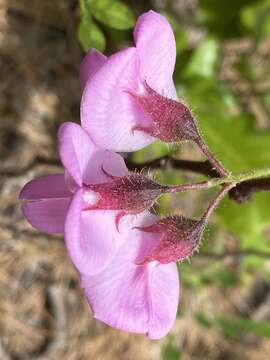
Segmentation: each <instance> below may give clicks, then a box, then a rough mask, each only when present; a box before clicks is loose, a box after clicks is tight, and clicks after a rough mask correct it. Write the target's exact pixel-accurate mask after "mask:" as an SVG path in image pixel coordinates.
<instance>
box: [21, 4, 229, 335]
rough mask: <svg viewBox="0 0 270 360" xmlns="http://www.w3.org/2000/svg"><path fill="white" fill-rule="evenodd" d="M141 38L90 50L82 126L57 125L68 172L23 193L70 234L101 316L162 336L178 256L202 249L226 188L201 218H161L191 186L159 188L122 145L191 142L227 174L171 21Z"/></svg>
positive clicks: (28, 203)
mask: <svg viewBox="0 0 270 360" xmlns="http://www.w3.org/2000/svg"><path fill="white" fill-rule="evenodd" d="M134 41H135V45H134V47H129V48H127V49H124V50H121V51H119V52H117V53H116V54H113V55H111V56H110V57H108V58H107V57H105V56H104V55H102V54H100V53H99V52H98V51H97V50H95V49H92V50H90V51H89V53H88V54H87V55H86V57H85V58H84V60H83V62H82V64H81V69H80V82H81V87H82V90H83V94H82V99H81V126H80V125H77V124H75V123H71V122H68V123H64V124H63V125H62V126H61V127H60V129H59V132H58V149H59V156H60V159H61V162H62V165H63V167H64V170H65V171H64V173H63V174H55V175H50V176H43V177H40V178H37V179H35V180H33V181H30V182H29V183H28V184H26V185H25V187H24V188H23V189H22V191H21V194H20V199H21V200H22V209H23V213H24V215H25V217H26V218H27V220H28V221H29V222H30V224H31V225H32V226H34V227H35V228H37V229H39V230H41V231H43V232H46V233H64V238H65V243H66V247H67V251H68V254H69V257H70V259H71V261H72V262H73V264H74V265H75V267H76V268H77V270H78V272H79V273H80V276H81V286H82V288H83V289H84V292H85V295H86V298H87V300H88V302H89V304H90V306H91V308H92V311H93V313H94V316H95V317H96V318H97V319H99V320H101V321H103V322H105V323H106V324H108V325H110V326H113V327H115V328H118V329H122V330H125V331H130V332H136V333H143V334H147V335H148V337H149V338H151V339H159V338H161V337H162V336H164V335H166V334H167V333H168V331H169V330H170V328H171V327H172V324H173V322H174V320H175V317H176V312H177V307H178V302H179V278H178V270H177V267H176V262H177V261H182V260H184V259H186V258H188V257H190V256H191V255H192V254H193V252H194V250H195V249H196V248H197V247H198V244H199V242H200V238H201V236H202V233H203V230H204V228H205V225H206V223H207V221H208V218H209V216H210V214H211V212H212V211H213V210H214V208H215V207H216V206H217V205H218V202H219V201H220V200H221V198H222V197H223V196H224V194H225V193H226V191H227V190H228V189H227V188H223V189H222V190H221V192H220V193H219V195H218V196H217V197H216V199H215V200H214V201H213V203H212V204H211V205H210V206H209V208H208V209H207V211H206V213H205V215H204V216H203V217H202V218H201V219H200V220H192V219H187V218H185V217H180V216H171V217H167V218H163V219H161V218H159V217H158V216H156V215H153V214H152V213H151V212H150V210H151V207H152V205H153V204H154V202H155V201H156V200H157V199H158V198H159V196H161V195H162V194H163V193H166V192H169V193H170V192H179V191H184V190H186V189H188V186H186V185H183V186H181V185H178V186H176V187H170V186H167V185H161V184H158V183H157V182H155V181H154V180H152V179H151V178H149V177H147V176H144V175H143V174H141V173H139V174H138V173H130V172H129V170H128V169H127V167H126V165H125V162H124V160H123V158H122V157H121V156H120V155H119V154H118V153H117V152H129V151H135V150H137V149H141V148H143V147H145V146H147V145H149V144H150V143H152V142H154V141H155V140H156V139H160V140H162V141H165V142H178V141H181V140H191V141H194V142H196V143H197V144H198V146H200V148H201V149H202V151H203V152H204V154H205V155H207V156H208V158H209V160H210V161H212V163H213V166H214V167H215V168H216V170H217V171H219V172H220V174H221V175H226V174H227V171H226V170H225V169H224V168H223V166H222V165H221V164H220V163H219V162H218V161H217V160H216V159H215V158H214V157H213V155H211V153H210V152H209V150H208V148H207V146H206V145H205V144H204V142H203V140H202V138H201V136H200V134H199V131H198V128H197V125H196V122H195V121H194V119H193V117H192V114H191V112H190V111H189V109H188V107H187V106H186V105H185V104H183V103H181V102H180V101H178V98H177V95H176V90H175V87H174V84H173V80H172V74H173V70H174V65H175V56H176V51H175V39H174V35H173V31H172V29H171V27H170V25H169V23H168V22H167V20H166V19H165V18H164V17H163V16H161V15H159V14H157V13H155V12H153V11H150V12H148V13H146V14H143V15H142V16H141V17H140V18H139V19H138V21H137V24H136V27H135V30H134ZM202 187H203V186H202ZM190 188H192V185H191V186H190ZM197 188H198V187H197Z"/></svg>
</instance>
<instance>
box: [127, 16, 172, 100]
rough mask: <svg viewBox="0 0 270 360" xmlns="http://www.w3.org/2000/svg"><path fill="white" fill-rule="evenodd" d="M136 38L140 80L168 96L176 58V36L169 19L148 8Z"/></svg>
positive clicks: (139, 22) (139, 25)
mask: <svg viewBox="0 0 270 360" xmlns="http://www.w3.org/2000/svg"><path fill="white" fill-rule="evenodd" d="M134 38H135V44H136V48H137V50H138V56H139V59H140V70H139V71H140V77H141V79H142V80H146V81H147V83H148V84H149V85H150V86H151V87H152V88H153V89H154V90H155V91H157V92H158V93H160V95H163V94H164V92H165V94H164V95H165V96H166V92H167V89H168V87H169V86H170V83H171V81H172V75H173V71H174V66H175V59H176V45H175V38H174V34H173V30H172V28H171V26H170V24H169V22H168V21H167V19H166V18H165V17H164V16H162V15H160V14H158V13H156V12H154V11H152V10H151V11H148V12H147V13H145V14H143V15H141V16H140V17H139V19H138V20H137V23H136V27H135V29H134Z"/></svg>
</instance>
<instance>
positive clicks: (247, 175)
mask: <svg viewBox="0 0 270 360" xmlns="http://www.w3.org/2000/svg"><path fill="white" fill-rule="evenodd" d="M268 176H270V168H264V169H255V170H251V171H248V172H243V173H239V174H235V175H234V174H230V175H228V176H226V177H222V178H213V179H211V180H208V181H202V182H199V183H193V184H192V183H191V184H181V185H177V186H168V187H167V189H166V191H165V192H167V193H177V192H182V191H187V190H201V189H210V188H212V187H216V186H219V185H223V184H232V185H234V186H235V185H237V184H239V183H241V182H243V181H247V180H254V179H259V178H265V177H268Z"/></svg>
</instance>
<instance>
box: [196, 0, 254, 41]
mask: <svg viewBox="0 0 270 360" xmlns="http://www.w3.org/2000/svg"><path fill="white" fill-rule="evenodd" d="M260 2H261V0H200V1H199V9H198V11H199V19H200V22H201V23H202V24H203V25H204V28H207V29H208V30H209V31H211V32H213V33H215V34H217V35H218V36H220V37H222V38H227V37H240V36H241V35H243V34H244V31H243V27H242V23H241V21H240V12H241V10H242V9H243V8H244V7H245V6H248V5H250V4H254V3H260Z"/></svg>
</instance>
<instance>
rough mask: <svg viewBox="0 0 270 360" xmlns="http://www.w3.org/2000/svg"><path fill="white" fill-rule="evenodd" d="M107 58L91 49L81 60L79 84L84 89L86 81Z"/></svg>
mask: <svg viewBox="0 0 270 360" xmlns="http://www.w3.org/2000/svg"><path fill="white" fill-rule="evenodd" d="M106 60H107V57H106V56H105V55H103V54H102V53H101V52H99V51H98V50H96V49H91V50H89V51H88V53H87V54H86V55H85V57H84V58H83V61H82V63H81V66H80V83H81V88H82V89H84V87H85V85H86V83H87V81H88V80H90V79H91V77H92V76H93V75H94V74H95V73H96V72H97V71H98V70H99V69H100V68H101V66H103V65H104V64H105V62H106Z"/></svg>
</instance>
